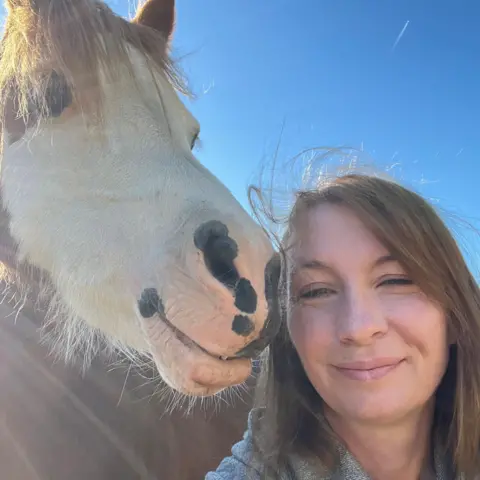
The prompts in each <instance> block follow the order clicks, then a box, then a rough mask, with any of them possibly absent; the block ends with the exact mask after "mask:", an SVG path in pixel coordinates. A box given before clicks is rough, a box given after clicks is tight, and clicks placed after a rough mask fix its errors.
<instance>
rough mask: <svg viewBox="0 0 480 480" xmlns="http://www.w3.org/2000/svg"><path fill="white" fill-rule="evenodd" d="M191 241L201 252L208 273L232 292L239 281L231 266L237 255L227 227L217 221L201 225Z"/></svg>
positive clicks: (233, 267)
mask: <svg viewBox="0 0 480 480" xmlns="http://www.w3.org/2000/svg"><path fill="white" fill-rule="evenodd" d="M193 241H194V244H195V246H196V247H197V248H198V249H199V250H201V251H202V252H203V256H204V259H205V265H206V267H207V269H208V270H209V272H210V273H211V274H212V275H213V276H214V277H215V278H216V279H217V280H218V281H219V282H221V283H223V284H224V285H225V286H226V287H227V288H229V289H230V290H233V289H234V288H235V285H236V284H237V282H238V280H239V279H240V276H239V274H238V272H237V269H236V267H235V265H234V264H233V260H235V258H236V257H237V255H238V245H237V243H236V242H235V240H233V239H232V238H230V237H229V236H228V228H227V226H226V225H225V224H223V223H222V222H219V221H217V220H211V221H209V222H206V223H203V224H202V225H200V226H199V227H198V228H197V230H196V231H195V234H194V236H193Z"/></svg>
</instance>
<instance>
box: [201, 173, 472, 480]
mask: <svg viewBox="0 0 480 480" xmlns="http://www.w3.org/2000/svg"><path fill="white" fill-rule="evenodd" d="M287 227H288V228H287V232H286V235H285V237H284V239H283V241H282V249H281V253H282V258H283V259H284V261H283V262H282V264H283V267H284V268H282V270H283V274H282V282H281V284H280V290H279V299H280V300H281V302H280V308H279V309H278V314H279V315H282V317H283V318H282V320H284V321H283V323H282V329H281V331H280V333H279V335H278V336H277V338H276V339H275V340H274V342H273V343H272V344H271V346H270V348H269V349H268V352H267V353H266V355H267V358H266V359H265V360H266V361H265V365H264V367H263V371H262V376H261V378H260V382H259V386H258V389H259V390H258V398H257V406H256V408H254V409H253V410H252V412H251V413H250V418H249V425H248V430H247V432H246V434H245V437H244V439H243V440H242V441H241V442H239V443H238V444H236V445H235V446H234V447H233V450H232V453H233V455H232V456H231V457H228V458H226V459H224V460H223V462H222V463H221V464H220V466H219V468H218V469H217V471H216V472H210V473H209V474H207V476H206V479H207V480H222V479H229V480H231V479H248V478H252V479H265V478H275V479H277V478H279V479H298V480H307V479H338V480H347V479H348V480H353V479H355V480H357V479H369V478H371V479H374V480H397V479H398V480H417V479H421V480H423V479H438V480H450V479H454V478H464V479H472V478H475V474H476V473H477V472H480V461H479V455H478V453H479V444H480V370H479V368H478V363H479V362H478V359H479V355H480V295H479V289H478V286H477V283H476V281H475V279H474V278H473V276H472V274H471V273H470V272H469V269H468V267H467V265H466V263H465V261H464V259H463V257H462V254H461V252H460V250H459V248H458V247H457V245H456V242H455V241H454V239H453V237H452V235H451V234H450V232H449V231H448V229H447V227H446V226H445V225H444V223H443V222H442V220H441V219H440V218H439V216H438V215H437V213H436V212H435V211H434V209H433V208H432V207H431V206H430V205H429V204H428V203H427V202H426V201H425V200H424V199H422V198H421V197H420V196H418V195H417V194H415V193H413V192H411V191H409V190H407V189H405V188H403V187H401V186H399V185H398V184H396V183H394V182H390V181H388V180H384V179H381V178H377V177H374V176H367V175H353V174H351V175H345V176H343V177H339V178H337V179H336V180H334V181H332V182H331V183H329V184H328V185H324V186H322V187H321V188H319V189H317V190H315V191H304V192H301V193H299V194H298V196H297V200H296V202H295V206H294V208H293V210H292V212H291V214H290V216H289V219H288V225H287Z"/></svg>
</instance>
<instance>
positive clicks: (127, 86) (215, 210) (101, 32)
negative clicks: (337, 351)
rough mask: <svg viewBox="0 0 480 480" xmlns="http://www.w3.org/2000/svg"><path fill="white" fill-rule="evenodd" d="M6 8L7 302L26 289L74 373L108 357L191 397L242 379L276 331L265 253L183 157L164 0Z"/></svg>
mask: <svg viewBox="0 0 480 480" xmlns="http://www.w3.org/2000/svg"><path fill="white" fill-rule="evenodd" d="M6 10H7V17H6V23H5V30H4V34H3V37H2V39H1V41H0V122H1V123H0V131H1V133H0V134H1V139H0V140H1V143H0V148H1V152H0V155H1V179H0V189H1V197H2V206H3V211H2V217H1V224H2V225H3V227H5V235H7V233H8V235H9V236H10V237H9V240H8V241H7V239H6V237H5V236H4V237H3V238H4V239H5V243H4V244H5V245H6V244H7V243H9V242H11V248H10V249H6V250H3V254H4V255H3V257H0V260H1V261H2V265H3V270H2V271H3V279H4V280H5V283H6V284H10V285H11V284H16V285H22V286H23V288H21V289H18V288H17V289H16V290H15V298H16V304H17V306H19V307H21V306H22V305H23V304H24V303H25V302H27V299H28V298H33V299H34V300H35V302H34V303H35V304H36V305H37V307H39V308H41V309H43V310H42V311H45V312H46V315H45V321H44V322H43V329H42V330H43V336H42V338H43V341H44V342H46V343H48V345H49V348H50V349H51V351H52V352H53V353H54V355H55V356H56V357H55V358H61V359H63V361H65V362H66V363H67V364H68V363H71V362H74V363H75V362H76V363H75V364H78V359H80V360H81V362H80V364H79V365H80V367H81V368H82V371H86V370H87V369H88V368H89V367H90V366H91V364H92V361H93V359H94V358H95V357H96V356H98V355H102V356H105V357H107V358H112V359H115V358H117V356H118V355H119V356H121V357H122V358H126V359H128V361H129V362H130V364H131V365H134V366H137V367H138V368H140V369H142V368H154V369H155V371H156V372H158V376H159V377H160V378H161V379H162V380H163V382H164V383H165V385H167V386H168V388H170V389H173V390H174V391H176V392H178V393H179V394H181V395H186V396H189V397H209V396H213V395H216V394H218V393H219V392H222V391H224V390H225V389H228V388H229V387H235V386H241V385H243V384H244V382H245V381H246V379H248V378H249V376H250V375H251V372H252V359H254V358H256V357H257V356H258V354H259V353H260V352H261V351H262V350H264V349H265V347H266V346H267V344H268V342H269V341H270V339H271V338H272V337H273V335H275V333H276V331H277V329H278V325H277V324H276V323H275V322H274V321H273V320H272V319H271V318H270V317H269V315H268V312H269V309H270V306H271V302H272V301H274V300H272V298H273V296H272V295H271V293H272V292H273V289H274V288H275V278H276V275H277V274H276V273H275V272H277V271H278V261H277V260H275V259H276V257H275V255H274V251H273V249H272V244H271V242H270V241H269V240H268V237H267V235H266V234H265V232H264V230H263V229H262V228H261V227H260V225H259V224H258V223H257V222H255V221H254V219H253V218H252V217H251V216H250V215H249V214H248V213H247V212H246V211H245V210H244V209H243V208H242V206H241V205H240V203H239V202H238V201H237V200H236V199H235V198H234V196H233V195H232V194H231V192H230V191H229V190H228V189H227V187H226V186H225V185H223V184H222V183H221V182H220V181H219V179H218V178H217V177H215V176H214V175H213V174H212V173H211V172H210V171H209V170H208V169H206V168H205V167H204V166H203V165H202V164H201V163H200V161H199V160H198V159H197V158H196V157H195V154H194V146H195V143H196V141H197V139H198V137H199V132H200V124H199V123H198V121H197V120H196V119H195V118H194V117H193V116H192V114H191V113H190V112H189V111H188V110H187V108H186V107H185V105H184V103H183V102H182V101H181V98H180V95H183V94H188V93H189V92H188V89H187V88H186V87H185V81H184V79H183V77H182V75H181V74H180V71H179V68H178V65H177V63H176V62H175V61H174V60H173V58H172V54H171V38H172V35H173V31H174V24H175V2H174V0H147V1H146V3H144V4H143V5H142V6H140V7H139V8H138V10H137V12H136V14H135V16H134V17H133V18H132V19H131V20H127V19H124V18H122V17H120V16H118V15H116V14H115V13H114V12H113V11H112V10H111V9H110V8H109V7H108V6H107V5H106V4H105V3H104V2H102V1H99V0H6ZM225 161H228V157H227V158H226V160H225ZM3 227H2V228H3ZM7 250H8V251H7ZM9 252H10V253H9ZM12 252H13V253H12ZM34 278H35V282H37V281H38V282H37V283H38V285H39V286H38V288H37V287H35V288H33V287H32V285H34V284H35V285H37V283H35V282H34V281H33V280H32V279H34Z"/></svg>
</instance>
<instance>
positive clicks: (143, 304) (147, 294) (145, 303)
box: [138, 288, 165, 318]
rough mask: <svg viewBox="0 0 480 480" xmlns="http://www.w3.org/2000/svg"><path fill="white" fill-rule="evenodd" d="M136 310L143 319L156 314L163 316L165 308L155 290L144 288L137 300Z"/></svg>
mask: <svg viewBox="0 0 480 480" xmlns="http://www.w3.org/2000/svg"><path fill="white" fill-rule="evenodd" d="M138 310H139V311H140V315H141V316H142V317H143V318H151V317H153V316H154V315H156V314H157V313H160V314H161V315H165V308H164V306H163V303H162V300H161V298H160V297H159V296H158V292H157V289H156V288H146V289H145V290H144V291H143V292H142V295H141V296H140V300H138Z"/></svg>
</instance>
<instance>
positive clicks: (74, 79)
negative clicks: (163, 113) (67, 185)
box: [0, 0, 188, 135]
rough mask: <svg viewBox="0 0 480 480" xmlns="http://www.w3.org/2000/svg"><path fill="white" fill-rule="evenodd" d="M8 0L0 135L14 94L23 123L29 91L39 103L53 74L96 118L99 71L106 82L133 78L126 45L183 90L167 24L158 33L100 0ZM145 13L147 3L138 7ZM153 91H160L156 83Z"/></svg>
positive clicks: (0, 67) (0, 46)
mask: <svg viewBox="0 0 480 480" xmlns="http://www.w3.org/2000/svg"><path fill="white" fill-rule="evenodd" d="M7 4H8V5H7V13H8V14H7V19H6V23H5V29H4V34H3V37H2V38H1V40H0V135H1V131H2V124H5V115H6V114H7V113H8V112H7V109H8V108H11V107H12V99H14V107H15V108H14V110H15V112H13V113H14V114H16V115H17V117H21V118H23V119H24V121H25V123H26V124H27V123H28V122H29V113H30V112H29V105H31V102H32V98H34V99H35V106H36V107H37V110H39V111H40V112H42V111H45V110H44V109H45V108H47V107H48V106H47V105H45V101H46V100H45V98H46V95H45V92H46V91H47V88H48V86H49V82H50V79H51V77H52V75H55V76H56V78H62V79H63V81H64V83H65V85H64V86H65V87H68V88H69V89H70V92H71V95H72V99H73V106H74V108H75V109H77V110H78V111H80V112H82V113H90V114H93V115H90V118H89V119H88V120H89V121H92V119H93V121H94V123H96V124H97V126H99V125H98V124H101V123H102V115H101V107H102V100H103V92H102V88H101V85H102V83H101V75H104V76H105V80H106V82H107V83H108V85H109V88H110V87H113V86H114V84H115V81H116V80H117V79H118V78H119V75H121V78H122V80H124V79H125V74H126V73H127V74H128V75H129V77H130V79H131V80H132V81H133V82H134V83H135V85H137V82H136V81H135V80H136V78H135V77H136V73H135V68H134V65H133V59H132V57H131V50H132V47H133V49H135V50H136V51H137V52H139V53H140V54H141V55H142V56H143V58H144V60H145V62H146V65H147V67H148V69H149V70H150V74H151V75H152V79H153V80H154V81H155V75H154V74H155V73H156V74H161V75H163V76H164V77H166V78H167V80H168V81H169V82H170V84H171V85H172V86H173V88H174V89H175V90H177V91H179V92H181V93H183V94H185V95H188V91H187V88H186V86H185V84H184V82H183V78H182V76H181V75H180V73H179V71H178V69H177V68H176V66H175V64H174V62H173V61H172V60H171V58H170V55H169V38H168V35H169V34H170V33H171V32H166V36H164V35H163V34H162V33H161V32H160V31H158V30H156V29H154V28H151V27H150V26H148V22H145V21H143V18H138V19H134V20H133V21H128V20H125V19H123V18H122V17H120V16H118V15H117V14H115V13H114V12H113V11H112V10H111V9H110V8H109V7H108V6H107V5H106V4H105V3H104V2H103V1H99V0H7ZM147 14H148V9H146V8H142V9H140V10H139V13H138V15H139V17H142V16H143V17H145V16H146V15H147ZM140 22H141V23H140ZM155 84H156V83H155ZM157 92H158V94H159V95H160V90H159V89H158V88H157ZM42 102H43V103H42Z"/></svg>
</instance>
